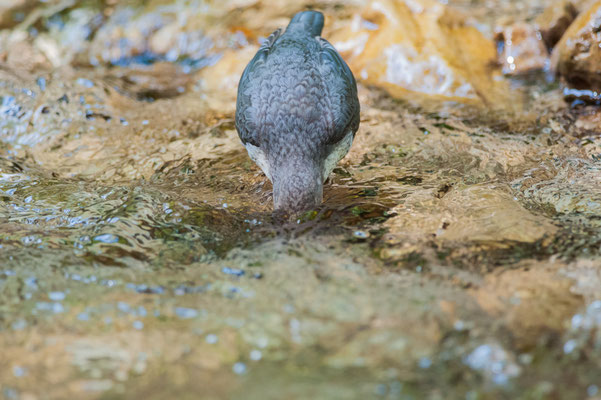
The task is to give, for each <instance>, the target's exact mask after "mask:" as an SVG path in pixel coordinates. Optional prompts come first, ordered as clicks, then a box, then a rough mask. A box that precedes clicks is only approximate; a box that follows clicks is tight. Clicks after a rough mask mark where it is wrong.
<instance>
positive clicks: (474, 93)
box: [332, 0, 503, 104]
mask: <svg viewBox="0 0 601 400" xmlns="http://www.w3.org/2000/svg"><path fill="white" fill-rule="evenodd" d="M332 42H333V44H334V45H335V46H336V48H337V49H339V51H340V52H341V53H342V55H343V56H344V57H345V58H346V59H347V61H348V62H349V65H350V67H351V69H352V70H353V72H354V73H355V75H356V76H357V77H358V79H360V80H362V81H363V82H366V83H368V84H373V85H376V86H380V87H383V88H385V89H386V90H388V91H389V92H390V93H391V94H393V95H394V96H396V97H405V98H407V97H410V96H411V97H414V96H413V95H414V94H415V93H420V94H425V95H429V96H436V97H439V98H441V99H453V100H461V101H476V102H478V101H484V102H485V103H488V104H492V103H494V102H495V101H496V98H497V97H498V95H499V93H500V92H502V87H503V84H502V83H501V82H499V81H498V80H495V76H494V74H495V72H494V70H493V68H491V64H492V63H493V62H494V60H495V46H494V43H493V42H492V41H491V40H489V39H487V38H486V37H485V36H484V35H483V34H482V33H481V32H480V31H479V30H478V29H476V27H474V26H471V25H470V24H469V23H468V22H467V21H466V19H465V18H464V17H463V16H462V15H460V14H459V13H458V12H456V11H454V10H453V9H451V8H450V7H445V6H444V5H442V4H440V3H439V2H434V1H429V0H423V1H419V2H404V1H399V2H394V1H373V2H370V3H369V5H368V6H367V7H366V8H365V9H364V10H363V11H362V12H361V13H360V14H357V15H355V17H354V20H353V22H352V24H351V26H350V27H348V28H343V29H340V30H339V31H338V32H337V33H336V34H335V35H334V37H333V38H332Z"/></svg>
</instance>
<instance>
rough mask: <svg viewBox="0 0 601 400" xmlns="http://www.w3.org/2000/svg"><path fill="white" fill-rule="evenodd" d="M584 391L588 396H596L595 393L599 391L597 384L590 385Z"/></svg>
mask: <svg viewBox="0 0 601 400" xmlns="http://www.w3.org/2000/svg"><path fill="white" fill-rule="evenodd" d="M586 393H587V394H588V395H589V396H590V397H593V396H596V395H597V393H599V387H597V385H590V386H589V387H588V388H586Z"/></svg>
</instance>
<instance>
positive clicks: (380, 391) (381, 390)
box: [375, 383, 388, 396]
mask: <svg viewBox="0 0 601 400" xmlns="http://www.w3.org/2000/svg"><path fill="white" fill-rule="evenodd" d="M375 392H376V394H377V395H378V396H386V393H388V387H387V386H386V384H384V383H379V384H377V385H376V390H375Z"/></svg>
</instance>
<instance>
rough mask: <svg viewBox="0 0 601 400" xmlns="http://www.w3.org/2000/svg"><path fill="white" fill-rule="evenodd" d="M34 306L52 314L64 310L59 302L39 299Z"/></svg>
mask: <svg viewBox="0 0 601 400" xmlns="http://www.w3.org/2000/svg"><path fill="white" fill-rule="evenodd" d="M35 308H36V309H37V310H40V311H50V312H52V313H54V314H60V313H63V312H65V307H63V305H62V304H61V303H49V302H45V301H41V302H39V303H36V305H35Z"/></svg>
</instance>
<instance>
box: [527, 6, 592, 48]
mask: <svg viewBox="0 0 601 400" xmlns="http://www.w3.org/2000/svg"><path fill="white" fill-rule="evenodd" d="M577 6H579V7H577ZM583 6H584V4H580V3H579V4H577V3H575V2H573V1H571V0H565V1H557V2H554V3H551V4H550V5H549V7H547V9H546V10H545V11H544V12H543V13H542V14H541V15H540V16H538V17H537V18H536V26H537V27H538V29H539V30H540V32H541V36H542V39H543V40H544V41H545V44H546V45H547V48H549V49H552V48H553V47H555V45H556V44H557V42H559V40H560V39H561V37H562V36H563V34H564V33H565V31H566V30H567V29H568V27H569V26H570V25H571V24H572V22H574V19H575V18H576V16H577V15H578V12H579V8H582V7H583Z"/></svg>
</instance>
